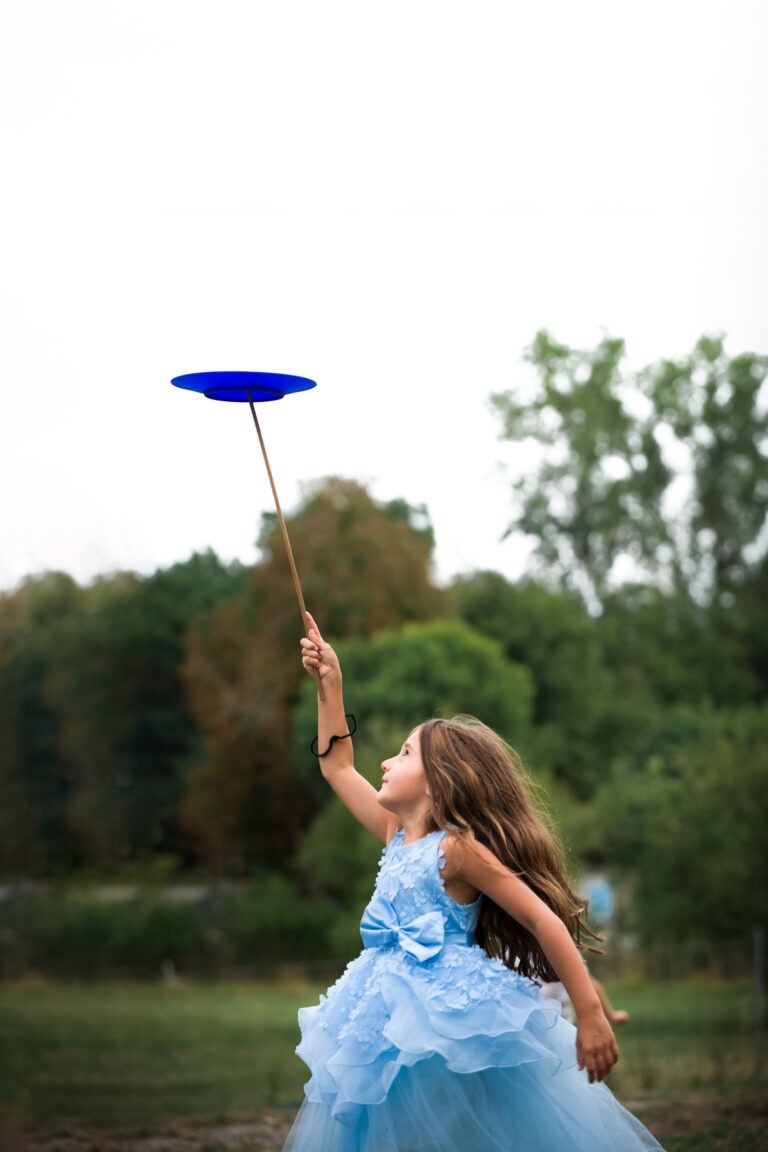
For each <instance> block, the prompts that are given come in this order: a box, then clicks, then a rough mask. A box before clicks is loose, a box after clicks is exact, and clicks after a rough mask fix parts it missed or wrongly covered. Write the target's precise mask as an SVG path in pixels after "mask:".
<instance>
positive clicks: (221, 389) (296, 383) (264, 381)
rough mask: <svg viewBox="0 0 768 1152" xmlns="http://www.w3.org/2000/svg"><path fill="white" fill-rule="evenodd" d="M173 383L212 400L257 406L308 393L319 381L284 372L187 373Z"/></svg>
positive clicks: (175, 378)
mask: <svg viewBox="0 0 768 1152" xmlns="http://www.w3.org/2000/svg"><path fill="white" fill-rule="evenodd" d="M171 384H175V385H176V387H177V388H188V389H189V390H190V391H191V392H202V394H203V396H207V397H208V399H209V400H234V401H235V402H243V401H245V402H247V401H248V400H252V401H253V402H254V404H256V403H262V402H264V401H266V400H282V398H283V396H288V395H289V393H291V392H306V391H307V390H308V389H309V388H315V387H316V382H315V381H314V380H309V379H307V377H306V376H286V375H284V374H283V373H282V372H188V373H187V375H186V376H174V378H173V379H172V380H171Z"/></svg>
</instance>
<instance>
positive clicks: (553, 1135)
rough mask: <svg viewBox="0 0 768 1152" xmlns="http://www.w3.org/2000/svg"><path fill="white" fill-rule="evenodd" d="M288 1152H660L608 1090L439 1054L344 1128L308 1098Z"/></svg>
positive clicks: (403, 1074)
mask: <svg viewBox="0 0 768 1152" xmlns="http://www.w3.org/2000/svg"><path fill="white" fill-rule="evenodd" d="M284 1152H661V1146H660V1145H659V1144H658V1143H657V1142H656V1140H654V1138H653V1137H652V1136H651V1134H650V1133H649V1132H648V1131H647V1130H646V1129H645V1128H643V1126H642V1125H641V1124H640V1123H639V1121H637V1120H636V1119H635V1117H634V1116H632V1115H631V1113H629V1112H627V1111H626V1110H625V1109H624V1108H622V1107H621V1105H620V1104H619V1103H618V1101H617V1100H616V1099H615V1098H614V1097H613V1096H612V1094H611V1093H610V1091H609V1090H608V1089H607V1088H606V1087H605V1085H603V1084H589V1083H587V1082H586V1081H585V1080H584V1079H583V1077H582V1074H581V1073H579V1072H578V1071H577V1070H576V1069H573V1068H571V1069H568V1070H565V1069H563V1070H561V1072H559V1073H557V1074H556V1075H555V1076H554V1077H547V1076H546V1075H545V1076H544V1077H542V1076H541V1074H540V1070H539V1069H538V1067H537V1065H533V1064H529V1065H521V1066H518V1067H516V1068H500V1069H494V1068H488V1069H485V1070H483V1071H482V1072H471V1073H465V1074H457V1073H455V1072H451V1071H450V1069H448V1067H447V1066H446V1064H445V1062H444V1061H443V1060H441V1058H440V1057H438V1056H433V1057H432V1058H431V1059H430V1060H426V1061H423V1062H421V1063H419V1064H418V1065H414V1066H413V1067H408V1068H402V1069H401V1070H400V1071H399V1073H398V1075H397V1077H396V1079H395V1081H394V1082H393V1084H392V1087H391V1090H390V1092H389V1095H388V1097H387V1099H386V1100H385V1101H382V1102H381V1103H379V1104H373V1105H370V1106H368V1107H366V1108H363V1109H361V1110H360V1112H359V1114H358V1116H357V1119H356V1120H355V1122H354V1123H342V1122H340V1121H339V1120H338V1119H337V1118H336V1117H334V1116H333V1115H332V1113H331V1110H330V1109H329V1108H328V1106H327V1105H326V1104H325V1103H322V1102H319V1101H313V1100H305V1101H304V1103H303V1104H302V1106H301V1109H300V1111H299V1113H298V1115H297V1117H296V1120H295V1122H294V1125H293V1128H292V1129H291V1132H290V1134H289V1136H288V1140H287V1143H286V1144H285V1148H284Z"/></svg>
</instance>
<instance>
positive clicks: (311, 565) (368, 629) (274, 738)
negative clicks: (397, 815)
mask: <svg viewBox="0 0 768 1152" xmlns="http://www.w3.org/2000/svg"><path fill="white" fill-rule="evenodd" d="M287 523H288V526H289V534H290V539H291V545H292V550H293V552H294V556H295V559H296V566H297V569H298V571H299V573H300V576H301V581H302V590H303V593H304V598H305V601H306V604H307V607H308V608H309V609H310V611H312V613H313V614H314V615H316V617H317V619H318V622H319V623H320V624H321V627H322V628H323V629H324V630H325V631H326V632H327V634H328V635H332V636H334V637H348V636H370V635H371V634H372V633H373V632H374V631H376V629H380V628H385V627H388V626H394V625H398V624H400V623H402V622H403V621H406V620H420V619H426V618H429V617H430V616H433V615H435V614H437V613H441V612H446V611H448V608H449V599H448V597H447V595H446V593H445V592H444V591H441V590H440V589H438V588H436V587H435V586H434V585H433V583H432V579H431V554H432V544H433V540H432V531H431V527H430V526H429V524H428V521H426V520H425V515H424V512H423V509H411V508H410V506H409V505H407V504H405V503H404V502H403V501H395V502H393V503H390V504H380V503H377V502H376V501H374V500H373V499H372V497H371V496H370V495H369V494H368V493H367V492H366V491H365V489H364V488H363V487H362V486H361V485H359V484H357V483H354V482H351V481H344V480H340V479H338V478H329V479H327V480H325V481H321V482H318V483H316V484H314V485H310V486H308V488H307V489H306V490H305V494H304V499H303V502H302V504H301V506H300V507H299V508H298V510H297V511H296V513H295V514H294V515H293V516H290V517H288V518H287ZM259 543H260V547H261V549H262V553H263V560H262V561H261V562H260V563H259V564H258V565H257V566H256V567H255V568H254V569H253V571H252V573H251V576H250V580H249V584H248V590H247V594H246V595H245V596H244V597H243V598H242V599H241V600H239V601H236V602H233V603H232V604H230V605H227V606H226V607H225V608H224V609H222V610H217V611H214V612H213V613H212V614H211V616H210V617H209V618H208V619H206V620H201V621H200V622H199V623H198V625H197V626H196V628H195V629H194V630H193V633H192V635H191V637H190V646H189V651H188V657H187V661H186V666H185V679H186V683H187V689H188V692H189V695H190V700H191V701H192V707H193V710H194V713H195V716H196V718H197V722H198V724H199V725H200V727H201V730H202V731H203V732H204V733H205V737H206V754H205V756H204V757H201V760H200V762H199V764H198V766H197V767H196V769H195V770H194V772H193V773H192V775H191V776H190V779H189V782H188V787H187V790H186V792H185V796H184V800H183V809H182V820H183V824H184V827H185V828H186V830H187V831H188V833H189V834H190V835H191V836H192V837H193V838H194V841H195V843H196V844H197V845H198V848H199V851H200V852H201V853H202V855H203V857H204V858H205V859H206V860H208V861H210V862H216V863H217V866H218V867H220V868H231V867H233V866H235V864H237V866H240V867H242V866H243V865H244V864H248V863H253V862H262V863H266V862H269V863H275V862H279V863H281V864H282V865H287V864H288V861H289V860H290V857H291V855H292V853H293V849H294V846H295V843H296V840H297V837H298V834H299V832H300V830H301V829H303V828H304V827H305V826H306V825H307V823H308V821H309V820H310V819H311V818H312V816H313V814H314V813H315V811H316V809H317V806H318V802H319V801H318V798H317V796H316V794H313V793H312V791H311V790H306V789H303V788H301V787H300V786H299V785H298V780H297V768H296V764H295V762H294V759H293V746H292V742H291V721H292V712H293V708H294V705H295V703H296V700H297V697H298V693H299V686H300V683H301V678H302V675H303V672H302V669H301V663H300V660H299V644H298V641H299V637H300V635H301V634H302V633H301V620H300V618H299V612H298V606H297V603H296V595H295V592H294V588H293V583H292V581H291V577H290V571H289V567H288V562H287V559H286V556H285V552H284V547H283V542H282V538H281V534H280V532H279V529H278V526H277V523H276V520H275V517H274V516H268V517H265V518H264V523H263V528H262V533H261V536H260V540H259Z"/></svg>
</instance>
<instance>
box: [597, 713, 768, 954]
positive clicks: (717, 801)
mask: <svg viewBox="0 0 768 1152" xmlns="http://www.w3.org/2000/svg"><path fill="white" fill-rule="evenodd" d="M766 764H768V709H766V707H765V706H763V707H762V708H744V709H739V710H737V711H733V712H722V711H721V712H701V713H692V712H686V711H682V712H678V713H677V714H671V715H670V717H669V718H668V720H667V721H666V722H665V724H664V726H663V727H662V728H660V729H659V730H658V731H657V732H656V733H655V734H654V735H653V736H651V737H649V739H648V740H647V741H646V743H645V746H644V747H640V748H638V751H637V754H636V756H635V757H633V758H632V759H630V760H628V761H626V762H624V763H621V764H618V765H617V766H616V768H615V772H614V775H613V778H612V779H611V781H610V782H609V783H608V784H606V785H605V787H604V788H603V789H602V790H601V791H600V793H599V795H598V798H597V802H596V817H597V820H598V822H600V823H601V825H602V827H603V829H604V845H605V853H606V858H607V859H609V860H610V861H611V862H612V863H613V864H614V865H624V866H625V867H626V868H630V869H631V871H632V875H633V876H634V878H635V881H634V897H635V899H634V916H635V922H636V925H637V927H638V929H639V931H640V933H641V937H642V940H643V941H644V942H645V943H654V942H657V941H663V940H668V939H672V938H674V939H676V940H677V941H679V942H680V943H681V944H682V942H683V941H685V940H686V939H695V938H701V939H707V940H714V941H716V940H728V939H730V938H732V937H739V936H745V935H748V934H750V933H751V932H752V930H753V929H754V927H756V926H758V925H764V924H766V923H768V855H767V854H766V852H765V829H766V827H768V823H767V822H768V788H766Z"/></svg>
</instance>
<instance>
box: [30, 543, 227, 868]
mask: <svg viewBox="0 0 768 1152" xmlns="http://www.w3.org/2000/svg"><path fill="white" fill-rule="evenodd" d="M242 582H243V574H242V570H241V569H240V567H239V566H238V565H234V566H232V567H227V566H225V565H222V564H221V563H220V562H219V561H218V559H217V558H216V557H215V556H214V555H213V554H212V553H207V554H202V555H194V556H192V557H191V558H190V560H188V561H186V562H185V563H180V564H176V565H173V566H172V567H171V568H169V569H167V570H164V571H158V572H156V573H155V574H153V575H152V576H149V577H145V578H141V577H138V576H135V575H133V574H126V573H122V574H117V575H116V576H113V577H110V578H105V579H102V580H99V581H96V582H95V584H94V585H93V586H92V587H91V588H90V589H88V590H87V594H86V596H85V598H84V601H83V605H82V610H81V611H80V612H79V613H78V614H76V615H70V617H69V618H68V619H67V621H66V622H64V623H63V624H62V626H61V627H60V628H59V630H58V631H57V635H56V648H55V652H54V653H53V654H52V658H51V662H50V669H49V672H48V675H47V677H46V682H45V694H46V699H47V700H48V701H49V702H50V704H51V706H52V707H54V708H55V710H56V713H57V715H58V716H59V718H60V727H59V733H58V745H59V748H60V750H61V753H62V754H63V756H64V758H65V760H66V763H67V770H68V773H69V778H70V796H69V803H68V824H69V827H70V829H71V831H72V834H73V836H74V837H75V838H76V841H77V844H78V847H79V851H80V853H81V855H82V856H83V857H84V858H85V859H87V860H89V861H91V862H98V863H101V864H105V863H108V862H110V861H114V860H115V859H116V858H118V859H123V858H130V857H136V856H142V855H147V854H149V853H153V852H164V853H170V854H174V855H181V854H183V851H184V845H183V842H182V839H181V837H180V833H179V829H178V824H177V815H178V814H177V808H178V803H179V799H180V796H181V793H182V790H183V787H184V782H185V776H186V774H187V771H188V766H189V760H190V758H191V757H193V755H194V751H195V748H196V745H197V743H198V741H199V733H198V732H197V730H196V726H195V724H194V721H193V719H192V716H191V714H190V711H189V708H188V705H187V701H186V698H185V691H184V685H183V682H182V677H181V671H182V664H183V659H184V652H185V646H186V636H187V631H188V629H189V626H190V624H191V623H192V621H193V620H194V619H195V618H196V617H197V616H198V615H199V614H201V613H203V612H205V611H206V610H207V609H208V608H210V606H211V605H212V604H213V603H215V602H219V601H220V600H222V599H225V598H226V597H228V596H231V595H234V594H235V593H236V592H237V591H238V590H239V589H240V588H241V587H242Z"/></svg>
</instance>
